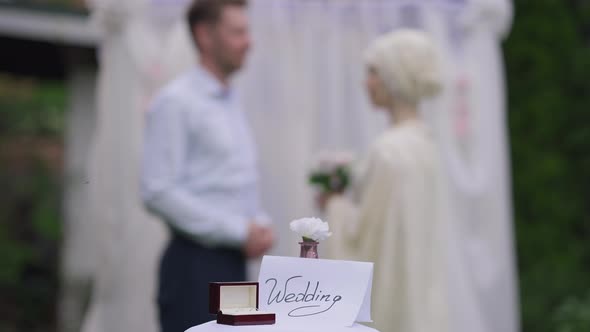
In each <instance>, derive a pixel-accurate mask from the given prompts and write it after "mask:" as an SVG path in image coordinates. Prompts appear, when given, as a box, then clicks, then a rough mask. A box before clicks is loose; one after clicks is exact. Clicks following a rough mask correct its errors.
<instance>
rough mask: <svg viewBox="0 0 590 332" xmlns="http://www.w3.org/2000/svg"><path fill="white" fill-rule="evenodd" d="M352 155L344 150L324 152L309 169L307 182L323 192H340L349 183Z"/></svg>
mask: <svg viewBox="0 0 590 332" xmlns="http://www.w3.org/2000/svg"><path fill="white" fill-rule="evenodd" d="M352 161H353V156H352V154H350V153H346V152H324V153H322V154H320V156H319V158H318V162H317V165H316V166H315V167H314V168H313V169H312V170H311V173H310V175H309V183H310V184H311V185H312V186H314V187H316V188H318V189H319V190H320V191H321V192H323V193H342V192H344V191H345V190H346V188H347V187H348V185H349V183H350V164H351V163H352Z"/></svg>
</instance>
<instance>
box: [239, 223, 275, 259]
mask: <svg viewBox="0 0 590 332" xmlns="http://www.w3.org/2000/svg"><path fill="white" fill-rule="evenodd" d="M273 242H274V234H273V230H272V228H270V227H264V226H259V225H257V224H255V223H250V227H249V229H248V238H247V239H246V243H245V245H244V253H245V254H246V256H247V257H249V258H256V257H260V256H262V255H264V254H265V253H266V252H267V251H268V250H269V249H270V248H271V247H272V245H273Z"/></svg>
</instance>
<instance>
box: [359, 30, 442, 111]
mask: <svg viewBox="0 0 590 332" xmlns="http://www.w3.org/2000/svg"><path fill="white" fill-rule="evenodd" d="M437 53H438V52H437V50H436V47H435V45H434V43H433V42H432V41H431V39H430V38H429V37H428V35H427V34H426V33H424V32H421V31H418V30H412V29H399V30H395V31H393V32H390V33H388V34H386V35H383V36H381V37H379V38H377V39H376V40H375V41H373V43H372V44H371V45H370V46H369V47H368V49H367V51H366V53H365V61H366V63H367V65H368V66H369V67H371V68H373V69H374V70H375V72H376V73H377V75H378V76H379V78H380V79H381V80H382V82H383V84H384V85H385V88H386V89H387V90H388V92H389V93H390V94H391V95H392V96H393V97H394V98H395V99H398V100H399V99H401V100H403V101H405V102H407V103H412V104H416V103H418V102H419V101H420V100H421V99H423V98H428V97H433V96H436V95H437V94H438V93H439V92H440V90H441V88H442V75H441V71H440V67H439V65H440V59H439V57H438V54H437Z"/></svg>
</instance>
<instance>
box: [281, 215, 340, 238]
mask: <svg viewBox="0 0 590 332" xmlns="http://www.w3.org/2000/svg"><path fill="white" fill-rule="evenodd" d="M290 227H291V230H292V231H294V232H295V233H297V234H299V235H300V236H301V237H302V238H303V242H312V241H314V242H319V241H323V240H325V239H327V238H328V237H330V236H331V235H332V233H331V232H330V225H328V223H327V222H325V221H323V220H322V219H320V218H302V219H297V220H293V221H292V222H291V224H290Z"/></svg>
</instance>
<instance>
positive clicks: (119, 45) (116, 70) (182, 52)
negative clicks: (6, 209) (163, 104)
mask: <svg viewBox="0 0 590 332" xmlns="http://www.w3.org/2000/svg"><path fill="white" fill-rule="evenodd" d="M186 3H187V1H131V0H127V1H116V0H115V1H111V0H97V1H94V2H93V3H91V6H92V8H93V19H94V23H95V24H97V28H98V29H100V31H101V33H102V42H101V46H100V53H99V61H100V72H99V77H98V91H97V102H98V105H97V109H98V112H97V117H96V118H97V123H96V126H97V127H96V132H95V135H94V143H93V146H92V150H91V152H90V155H91V157H90V169H89V174H90V175H89V179H88V182H89V183H88V185H89V187H90V195H91V206H92V215H93V220H92V226H93V227H94V230H93V231H94V233H95V234H96V235H95V236H96V237H97V238H98V245H97V247H96V250H95V257H94V258H95V260H96V273H95V277H94V285H93V290H92V299H91V303H90V308H89V312H88V314H87V317H86V319H85V322H84V324H83V327H82V331H83V332H108V331H144V332H156V331H157V330H158V328H157V316H156V309H155V308H156V306H155V299H156V292H155V289H156V287H155V285H156V280H157V278H156V276H157V262H158V260H159V257H160V254H161V250H162V248H163V243H164V240H165V238H166V233H165V231H164V229H163V227H162V224H161V223H160V222H159V221H157V220H155V218H154V217H152V216H151V215H149V214H148V213H147V212H146V211H145V210H144V208H143V206H142V204H141V202H140V199H139V184H138V177H139V175H138V172H139V169H140V167H139V160H140V156H141V147H142V144H141V142H142V133H143V114H144V111H145V109H146V106H147V104H148V102H149V100H150V96H151V95H152V94H153V93H154V91H155V90H156V89H157V88H159V87H160V86H161V85H162V84H163V83H165V82H166V81H167V80H169V79H170V78H171V77H173V76H174V75H175V74H177V73H179V72H180V71H181V70H183V69H186V68H188V67H189V66H190V65H191V64H192V63H193V62H194V60H195V59H196V57H195V55H194V52H193V50H192V49H191V46H190V45H191V43H190V42H189V37H188V30H187V29H186V28H185V25H184V24H183V22H182V20H181V16H182V14H183V12H184V7H185V5H186Z"/></svg>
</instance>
